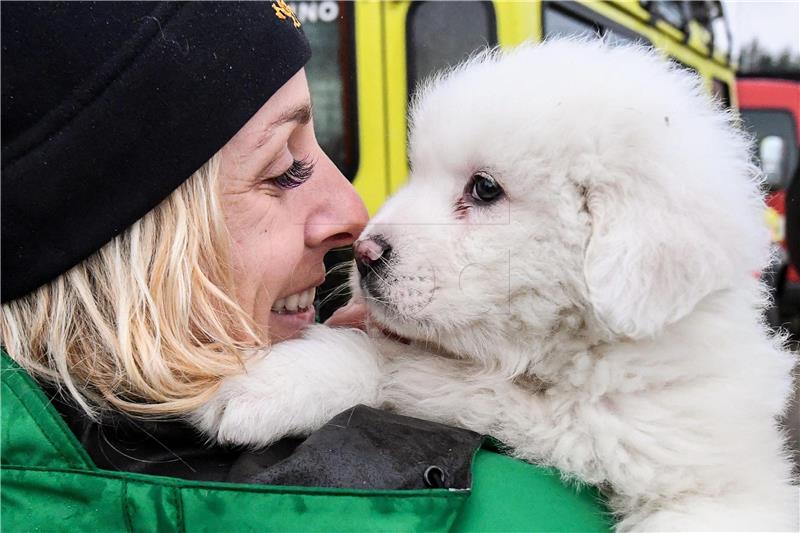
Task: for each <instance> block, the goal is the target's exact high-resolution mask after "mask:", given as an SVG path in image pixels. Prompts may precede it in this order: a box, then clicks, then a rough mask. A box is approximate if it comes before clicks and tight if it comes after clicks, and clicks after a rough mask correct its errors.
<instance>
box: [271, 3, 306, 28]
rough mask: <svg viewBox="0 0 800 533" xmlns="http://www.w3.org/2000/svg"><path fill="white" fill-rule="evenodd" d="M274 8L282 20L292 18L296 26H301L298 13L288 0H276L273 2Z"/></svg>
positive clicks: (276, 14)
mask: <svg viewBox="0 0 800 533" xmlns="http://www.w3.org/2000/svg"><path fill="white" fill-rule="evenodd" d="M272 9H273V10H274V11H275V16H276V17H278V18H279V19H281V20H286V19H287V18H290V19H292V22H293V23H294V27H295V28H299V27H300V21H299V20H298V19H297V15H295V14H294V10H293V9H292V8H291V7H289V4H287V3H286V0H276V1H274V2H272Z"/></svg>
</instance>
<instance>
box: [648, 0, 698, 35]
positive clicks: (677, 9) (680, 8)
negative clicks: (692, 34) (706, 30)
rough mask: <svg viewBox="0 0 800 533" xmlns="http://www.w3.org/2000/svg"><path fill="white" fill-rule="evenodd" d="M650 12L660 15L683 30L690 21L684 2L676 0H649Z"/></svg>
mask: <svg viewBox="0 0 800 533" xmlns="http://www.w3.org/2000/svg"><path fill="white" fill-rule="evenodd" d="M647 8H648V9H649V10H650V13H652V14H653V15H655V16H656V17H660V18H662V19H664V20H665V21H667V22H669V23H670V24H671V25H673V26H675V27H676V28H678V29H679V30H683V29H684V28H685V27H686V25H687V23H688V22H689V19H688V13H687V12H686V10H685V9H684V2H676V1H675V0H650V1H649V2H647Z"/></svg>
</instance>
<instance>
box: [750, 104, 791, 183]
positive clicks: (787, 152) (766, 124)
mask: <svg viewBox="0 0 800 533" xmlns="http://www.w3.org/2000/svg"><path fill="white" fill-rule="evenodd" d="M742 122H743V123H744V126H745V128H746V129H747V130H748V131H749V132H750V133H751V134H753V135H754V136H755V138H756V150H755V151H756V162H757V163H759V165H762V168H763V170H764V171H765V172H767V173H776V174H778V176H777V178H772V177H771V176H770V177H768V181H772V182H779V183H780V184H781V186H782V187H785V186H786V185H787V184H788V183H789V180H790V179H791V176H793V175H794V173H795V170H796V169H797V164H798V147H797V142H798V141H797V137H796V131H797V130H796V127H795V123H794V118H793V116H792V114H791V113H789V112H788V111H780V110H772V109H742ZM768 137H770V138H772V137H779V138H780V139H782V140H783V143H782V149H783V150H782V151H783V157H782V158H780V161H781V164H780V165H775V164H774V161H761V160H760V159H759V157H758V153H759V152H760V151H761V149H762V145H763V144H764V139H767V138H768ZM769 141H770V140H769V139H768V140H767V143H769ZM763 148H767V147H766V146H763ZM776 159H777V158H776ZM769 178H771V179H769Z"/></svg>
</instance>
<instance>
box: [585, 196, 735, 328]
mask: <svg viewBox="0 0 800 533" xmlns="http://www.w3.org/2000/svg"><path fill="white" fill-rule="evenodd" d="M628 185H629V186H626V187H623V186H621V185H620V184H616V183H609V182H606V183H604V184H602V185H595V186H594V187H592V188H587V189H585V198H586V208H587V209H588V211H589V214H590V218H591V224H592V231H591V236H590V240H589V243H588V246H587V249H586V256H585V259H584V276H585V280H586V285H587V288H588V291H589V301H590V304H591V305H592V307H593V310H594V313H595V315H596V317H597V319H598V320H599V321H600V322H601V323H602V324H603V325H604V326H605V327H607V328H608V330H610V332H611V333H612V334H614V335H618V336H623V337H628V338H633V339H640V338H646V337H650V336H653V335H655V334H657V333H658V332H659V331H660V330H661V329H663V328H664V327H665V326H667V325H669V324H671V323H673V322H675V321H677V320H680V319H681V318H683V317H685V316H686V315H687V314H689V313H690V312H691V311H692V310H693V309H694V308H695V306H696V305H697V303H698V302H699V301H700V300H702V299H703V298H704V297H705V296H707V295H708V294H710V293H711V292H713V291H715V290H717V289H718V288H721V287H723V286H724V283H726V281H725V280H729V279H730V274H731V270H732V265H731V261H730V259H729V258H728V257H727V255H726V253H725V251H724V249H723V247H722V245H721V244H720V243H718V242H714V239H713V238H711V237H710V235H709V232H706V231H704V228H703V224H704V222H706V220H704V217H703V215H702V213H700V214H698V213H691V212H689V211H688V210H684V209H682V208H680V207H675V206H674V204H672V202H670V200H669V199H668V198H667V197H666V196H667V193H666V191H660V192H655V191H647V192H648V193H649V194H645V189H646V187H645V186H644V185H642V184H641V183H639V184H630V183H628ZM710 222H711V223H713V221H710Z"/></svg>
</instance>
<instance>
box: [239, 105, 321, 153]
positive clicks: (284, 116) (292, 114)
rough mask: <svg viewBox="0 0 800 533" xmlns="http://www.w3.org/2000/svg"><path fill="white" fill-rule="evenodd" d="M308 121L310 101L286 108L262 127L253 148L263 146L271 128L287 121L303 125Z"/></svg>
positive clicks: (270, 135)
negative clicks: (262, 129)
mask: <svg viewBox="0 0 800 533" xmlns="http://www.w3.org/2000/svg"><path fill="white" fill-rule="evenodd" d="M310 121H311V103H310V102H305V103H303V104H300V105H298V106H296V107H293V108H291V109H287V110H286V111H284V112H283V113H281V115H280V116H279V117H278V118H277V119H275V120H274V121H273V122H270V123H269V124H267V126H266V127H265V128H264V131H263V132H262V133H261V135H259V136H258V140H257V141H256V143H255V145H254V146H253V148H254V149H258V148H261V147H262V146H264V145H265V144H266V143H267V141H269V140H270V138H271V137H272V132H273V130H274V129H275V128H276V127H278V126H282V125H284V124H287V123H289V122H297V123H298V124H301V125H305V124H308V123H309V122H310Z"/></svg>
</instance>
